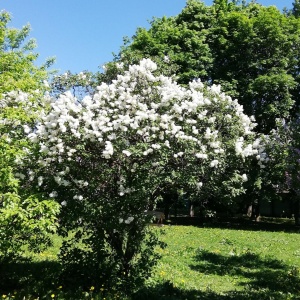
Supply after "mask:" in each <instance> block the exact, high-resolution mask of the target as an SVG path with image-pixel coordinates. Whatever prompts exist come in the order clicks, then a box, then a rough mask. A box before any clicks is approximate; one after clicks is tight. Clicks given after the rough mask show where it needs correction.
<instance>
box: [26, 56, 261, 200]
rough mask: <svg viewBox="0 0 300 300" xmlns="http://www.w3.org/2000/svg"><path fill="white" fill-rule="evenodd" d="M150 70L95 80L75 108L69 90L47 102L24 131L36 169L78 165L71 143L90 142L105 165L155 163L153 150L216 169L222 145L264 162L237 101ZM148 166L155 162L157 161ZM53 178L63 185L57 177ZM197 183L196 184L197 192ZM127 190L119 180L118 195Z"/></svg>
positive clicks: (150, 65) (137, 68)
mask: <svg viewBox="0 0 300 300" xmlns="http://www.w3.org/2000/svg"><path fill="white" fill-rule="evenodd" d="M119 67H120V68H121V67H122V66H119ZM156 69H157V66H156V64H155V63H154V62H152V61H151V60H149V59H143V60H142V61H141V62H140V64H139V65H133V66H130V67H129V70H128V71H125V72H124V75H119V76H118V77H117V79H116V80H114V81H113V82H112V83H111V84H105V83H102V84H101V85H100V86H99V87H98V88H97V92H96V93H95V95H94V96H93V97H90V96H88V97H85V98H84V99H83V101H81V103H79V102H78V101H77V99H76V98H75V97H73V96H72V94H71V93H65V94H63V95H60V97H59V98H58V99H53V100H52V101H51V111H50V112H49V113H48V114H46V115H45V116H44V117H43V118H42V122H41V123H40V124H39V125H38V126H37V129H36V131H35V132H32V133H30V134H29V137H30V139H31V140H32V141H33V142H37V143H39V144H40V152H41V153H42V154H43V156H42V157H41V159H40V160H39V161H38V164H39V165H40V166H42V167H46V166H47V165H49V164H51V163H53V162H59V163H63V162H68V161H77V160H78V159H79V158H78V156H76V152H77V149H76V148H75V147H72V146H71V145H74V144H76V143H74V141H78V144H80V143H84V142H90V143H94V144H95V145H96V146H97V148H98V149H99V153H101V155H102V157H103V159H107V160H109V159H115V158H116V157H123V159H124V160H125V159H131V158H134V157H135V156H138V155H141V156H146V157H149V159H150V156H151V157H156V158H157V157H158V156H155V154H156V153H158V154H159V153H160V152H161V151H165V152H167V153H169V154H170V155H169V157H172V158H173V159H175V160H182V159H185V158H186V157H192V159H193V160H195V162H198V163H199V164H201V163H205V164H206V165H207V167H208V168H218V167H219V166H220V165H222V164H223V163H224V162H225V160H226V158H227V157H228V155H227V153H228V151H229V150H228V148H229V147H231V150H232V149H234V151H235V153H236V156H237V157H242V158H246V157H248V156H252V155H256V156H257V158H258V160H259V161H262V160H263V159H262V158H261V157H262V156H263V151H261V150H260V149H259V147H260V143H259V140H256V141H254V142H253V139H254V135H253V128H254V127H255V125H256V124H255V123H254V119H253V118H252V117H251V118H249V117H248V116H247V115H245V114H244V113H243V107H242V106H241V105H239V104H238V102H237V101H236V100H232V99H231V98H230V97H228V96H226V95H225V94H224V93H222V92H221V90H220V87H219V86H215V85H213V86H212V87H208V88H207V87H205V86H204V85H203V83H201V82H200V81H199V80H196V81H193V82H191V83H190V84H189V87H188V88H185V87H182V86H179V85H178V84H177V83H176V82H174V81H173V80H172V79H171V78H168V77H165V76H155V71H156ZM70 140H71V141H72V143H69V142H68V141H70ZM139 144H143V149H142V150H141V149H139V148H138V145H139ZM133 149H136V151H132V150H133ZM231 152H232V151H231ZM45 154H46V156H47V157H46V158H45ZM231 159H234V158H231ZM152 163H153V165H159V163H158V161H156V160H153V162H152ZM132 170H133V169H132ZM244 175H245V174H244ZM244 175H243V177H242V180H243V181H246V180H247V179H246V177H245V176H246V175H245V176H244ZM55 180H56V182H57V183H58V184H59V185H65V186H67V185H68V184H69V183H68V181H66V180H65V179H64V178H63V175H57V176H56V179H55ZM77 184H79V182H77ZM80 184H81V185H82V186H84V185H85V183H80ZM201 186H202V182H200V183H199V184H198V185H197V188H200V187H201ZM129 192H130V189H128V188H126V187H125V185H124V184H123V183H122V182H121V181H120V184H119V194H120V195H121V196H122V195H125V194H126V193H129Z"/></svg>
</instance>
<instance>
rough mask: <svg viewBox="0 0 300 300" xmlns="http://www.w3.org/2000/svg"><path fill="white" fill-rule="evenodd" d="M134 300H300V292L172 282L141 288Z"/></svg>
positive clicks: (133, 297)
mask: <svg viewBox="0 0 300 300" xmlns="http://www.w3.org/2000/svg"><path fill="white" fill-rule="evenodd" d="M131 299H132V300H197V299H201V300H287V299H289V300H292V299H293V300H299V299H300V296H298V294H286V293H278V292H274V291H272V290H268V289H259V290H255V289H252V288H250V287H249V288H247V289H244V290H243V291H229V292H226V293H221V294H219V293H215V292H213V291H211V290H209V289H208V290H205V291H199V290H182V289H179V288H175V287H173V285H172V284H171V283H170V282H165V283H163V284H159V285H156V286H155V287H152V288H144V289H141V290H140V291H139V292H138V293H136V294H135V295H133V296H132V298H131Z"/></svg>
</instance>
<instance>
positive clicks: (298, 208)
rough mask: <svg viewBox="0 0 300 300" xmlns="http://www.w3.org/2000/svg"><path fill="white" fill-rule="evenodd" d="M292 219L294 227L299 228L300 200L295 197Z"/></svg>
mask: <svg viewBox="0 0 300 300" xmlns="http://www.w3.org/2000/svg"><path fill="white" fill-rule="evenodd" d="M294 218H295V225H296V226H300V199H299V196H296V198H295V201H294Z"/></svg>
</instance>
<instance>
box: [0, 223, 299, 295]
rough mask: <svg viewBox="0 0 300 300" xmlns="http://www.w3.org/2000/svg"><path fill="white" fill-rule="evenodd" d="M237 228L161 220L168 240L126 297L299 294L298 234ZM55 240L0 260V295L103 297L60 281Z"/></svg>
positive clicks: (56, 239) (165, 237)
mask: <svg viewBox="0 0 300 300" xmlns="http://www.w3.org/2000/svg"><path fill="white" fill-rule="evenodd" d="M222 226H224V224H223V225H222ZM240 228H241V227H239V226H235V228H218V227H217V225H216V226H215V228H213V227H196V226H173V225H172V226H164V227H163V229H162V231H163V234H162V235H161V238H162V239H163V240H164V241H165V242H166V243H167V244H168V246H167V247H166V248H165V249H162V250H160V252H161V254H162V259H161V260H160V261H159V263H158V265H157V266H156V268H155V269H154V270H153V275H152V277H151V278H149V279H148V280H147V282H146V284H145V286H144V287H141V289H140V291H139V292H137V294H135V295H133V296H132V299H139V300H140V299H149V300H150V299H205V300H211V299H221V300H222V299H224V300H225V299H241V300H246V299H247V300H250V299H255V300H261V299H268V300H270V299H274V300H277V299H282V300H286V299H300V247H299V246H300V234H299V233H297V232H293V231H290V232H285V231H282V230H284V227H271V228H267V229H266V228H264V227H262V226H261V225H253V226H250V227H248V228H247V227H245V226H244V227H243V228H244V229H243V230H242V229H240ZM262 229H263V230H262ZM153 230H160V229H159V228H153ZM59 244H60V239H59V238H57V237H55V239H54V247H52V248H50V249H48V250H47V251H45V252H43V253H41V254H40V255H36V256H34V259H33V261H32V262H26V261H25V262H22V263H18V264H10V265H9V266H0V268H1V269H0V278H1V280H0V297H1V296H2V295H5V296H2V298H3V299H4V298H5V297H6V299H24V298H23V297H24V296H25V299H26V300H27V299H37V297H39V299H104V296H102V292H105V287H102V288H101V289H102V290H103V291H101V290H100V289H99V288H98V290H97V288H96V289H93V288H92V287H89V288H85V289H82V290H80V289H77V286H76V293H75V292H74V293H73V291H72V290H70V289H69V290H66V289H65V287H64V286H62V285H61V283H60V282H59V279H58V278H57V273H58V271H59V264H58V262H57V261H56V254H57V251H58V249H59ZM74 290H75V287H74ZM107 299H125V298H124V297H122V296H120V295H114V296H113V297H107Z"/></svg>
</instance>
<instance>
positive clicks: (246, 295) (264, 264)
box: [0, 251, 300, 300]
mask: <svg viewBox="0 0 300 300" xmlns="http://www.w3.org/2000/svg"><path fill="white" fill-rule="evenodd" d="M194 262H195V263H194V264H193V265H192V266H191V268H192V269H193V270H196V271H198V272H199V273H204V274H216V275H219V276H223V275H232V276H235V277H236V276H239V277H240V278H241V283H240V284H241V285H244V286H243V287H242V290H239V291H229V292H224V293H220V294H218V293H215V292H214V291H212V290H209V289H207V290H201V291H200V290H183V289H181V288H178V287H175V286H173V284H172V283H171V282H163V283H161V282H159V283H157V284H156V285H154V286H152V287H141V289H140V290H139V291H138V292H137V293H135V294H134V295H131V296H130V297H128V298H127V297H126V300H129V299H132V300H156V299H159V300H162V299H163V300H176V299H187V300H190V299H193V300H195V299H203V300H235V299H238V300H270V299H273V300H286V299H293V300H295V299H300V296H299V291H300V278H299V271H297V270H296V269H294V270H293V269H291V267H290V266H287V265H285V264H283V263H282V262H280V261H278V260H275V259H262V258H260V257H259V256H257V255H255V254H251V253H246V254H244V255H241V256H228V257H227V256H223V255H219V254H215V253H211V252H208V251H199V253H198V254H197V255H196V257H195V260H194ZM90 271H91V272H92V270H90ZM74 275H75V274H74ZM75 277H76V276H75ZM0 278H1V280H0V296H1V295H5V294H6V295H8V294H9V293H10V294H12V293H13V292H14V291H16V294H15V295H14V299H16V300H18V299H24V296H25V299H26V300H28V299H37V298H38V297H39V298H38V299H40V300H41V299H51V298H52V297H51V295H52V294H54V295H55V297H54V298H55V299H72V300H77V299H92V298H94V299H103V297H102V296H101V295H100V294H99V293H98V294H97V295H98V296H96V295H95V293H94V295H95V296H96V297H94V296H93V297H92V295H91V293H90V294H87V292H85V293H84V291H89V287H90V286H89V287H83V286H82V283H83V282H82V281H81V280H80V279H79V280H78V278H77V282H75V281H74V282H73V283H72V284H71V285H64V284H63V282H62V281H61V279H60V264H59V263H58V262H53V261H42V262H18V263H10V264H6V265H0ZM243 278H245V279H247V280H245V282H246V281H247V284H246V283H245V282H243ZM61 285H62V286H63V288H60V286H61ZM94 292H96V290H95V291H94ZM106 299H116V298H114V297H111V298H110V297H107V298H106ZM118 299H125V298H118Z"/></svg>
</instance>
